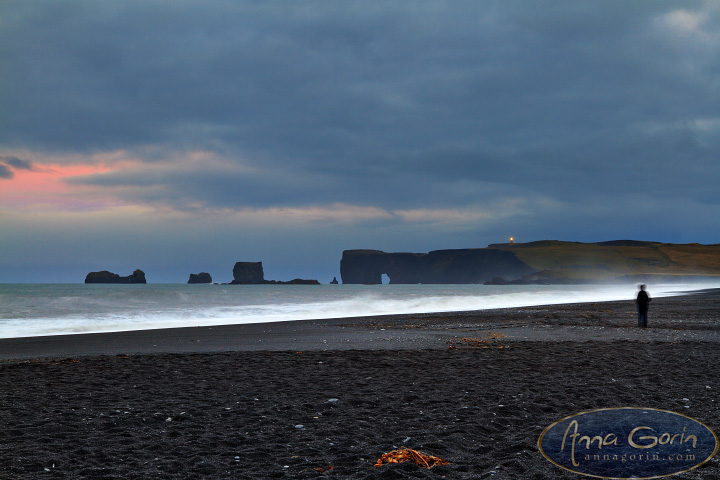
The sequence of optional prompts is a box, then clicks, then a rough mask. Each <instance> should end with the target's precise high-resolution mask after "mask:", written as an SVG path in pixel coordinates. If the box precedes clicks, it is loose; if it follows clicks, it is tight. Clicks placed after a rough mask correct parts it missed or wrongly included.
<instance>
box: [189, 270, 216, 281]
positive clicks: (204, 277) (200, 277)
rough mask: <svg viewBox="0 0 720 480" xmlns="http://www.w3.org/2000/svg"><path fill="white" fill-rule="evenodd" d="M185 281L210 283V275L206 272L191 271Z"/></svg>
mask: <svg viewBox="0 0 720 480" xmlns="http://www.w3.org/2000/svg"><path fill="white" fill-rule="evenodd" d="M187 283H212V277H211V276H210V274H209V273H207V272H200V273H191V274H190V279H189V280H188V282H187Z"/></svg>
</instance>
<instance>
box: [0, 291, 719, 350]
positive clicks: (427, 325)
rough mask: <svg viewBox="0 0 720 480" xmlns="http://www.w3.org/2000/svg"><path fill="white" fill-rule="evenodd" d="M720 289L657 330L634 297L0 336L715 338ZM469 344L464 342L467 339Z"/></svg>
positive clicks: (253, 340)
mask: <svg viewBox="0 0 720 480" xmlns="http://www.w3.org/2000/svg"><path fill="white" fill-rule="evenodd" d="M713 308H717V309H718V310H720V289H707V290H699V291H692V292H686V293H683V294H681V295H675V296H668V297H658V298H655V299H653V302H652V304H651V309H650V328H649V329H647V330H639V329H637V328H635V326H636V316H635V315H636V314H635V304H634V302H633V301H632V300H621V301H608V302H588V303H570V304H558V305H542V306H532V307H519V308H499V309H489V310H476V311H463V312H443V313H421V314H396V315H382V316H370V317H346V318H336V319H322V320H293V321H282V322H270V323H253V324H234V325H218V326H202V327H180V328H166V329H152V330H132V331H123V332H104V333H87V334H86V333H81V334H72V335H49V336H37V337H17V338H7V339H0V361H9V360H22V359H31V358H46V357H47V358H57V357H76V356H97V355H142V354H161V353H180V354H182V353H215V352H230V351H294V350H300V351H330V350H406V349H412V350H416V349H444V348H448V347H449V346H452V345H453V344H456V343H458V341H459V339H462V338H466V339H467V338H471V339H477V340H482V339H483V338H485V337H488V336H493V335H495V334H500V335H501V338H503V341H505V342H517V341H543V342H553V341H555V342H556V341H620V340H628V341H644V342H647V341H658V342H674V341H712V342H715V341H717V342H720V322H717V321H712V318H710V317H703V316H702V315H703V312H705V313H708V315H711V314H713V313H715V314H717V313H718V312H712V311H711V310H712V309H713ZM461 343H462V342H461Z"/></svg>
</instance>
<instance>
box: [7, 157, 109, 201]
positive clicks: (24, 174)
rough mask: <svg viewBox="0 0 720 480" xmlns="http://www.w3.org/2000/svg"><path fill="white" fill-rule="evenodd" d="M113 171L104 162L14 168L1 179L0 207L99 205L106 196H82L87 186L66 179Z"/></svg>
mask: <svg viewBox="0 0 720 480" xmlns="http://www.w3.org/2000/svg"><path fill="white" fill-rule="evenodd" d="M110 170H112V168H111V167H109V166H106V165H56V164H46V165H42V166H36V168H34V169H33V170H17V171H15V172H14V177H13V178H10V179H6V180H0V208H8V207H11V208H16V207H30V206H33V205H53V206H56V207H59V208H63V207H65V208H71V209H72V208H83V207H84V208H87V207H91V206H102V205H104V204H105V203H106V202H105V201H104V200H105V199H102V198H99V197H97V196H87V195H83V194H82V193H83V190H86V187H84V186H80V185H71V184H69V183H67V182H65V181H64V180H65V179H68V178H72V177H75V176H82V175H91V174H94V173H104V172H107V171H110Z"/></svg>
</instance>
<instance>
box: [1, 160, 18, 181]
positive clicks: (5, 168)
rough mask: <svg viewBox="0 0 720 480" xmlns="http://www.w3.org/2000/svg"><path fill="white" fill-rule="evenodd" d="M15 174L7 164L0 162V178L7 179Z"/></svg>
mask: <svg viewBox="0 0 720 480" xmlns="http://www.w3.org/2000/svg"><path fill="white" fill-rule="evenodd" d="M14 176H15V174H14V173H13V171H12V170H10V168H9V167H8V166H7V165H3V164H2V163H0V178H4V179H8V178H13V177H14Z"/></svg>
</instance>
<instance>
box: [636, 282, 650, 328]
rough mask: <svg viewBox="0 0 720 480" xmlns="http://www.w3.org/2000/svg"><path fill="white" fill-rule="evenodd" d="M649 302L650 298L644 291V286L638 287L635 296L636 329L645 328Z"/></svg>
mask: <svg viewBox="0 0 720 480" xmlns="http://www.w3.org/2000/svg"><path fill="white" fill-rule="evenodd" d="M650 300H651V298H650V296H649V295H648V294H647V292H646V291H645V285H640V291H639V292H638V295H637V306H638V327H640V328H647V315H648V307H649V304H650Z"/></svg>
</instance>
